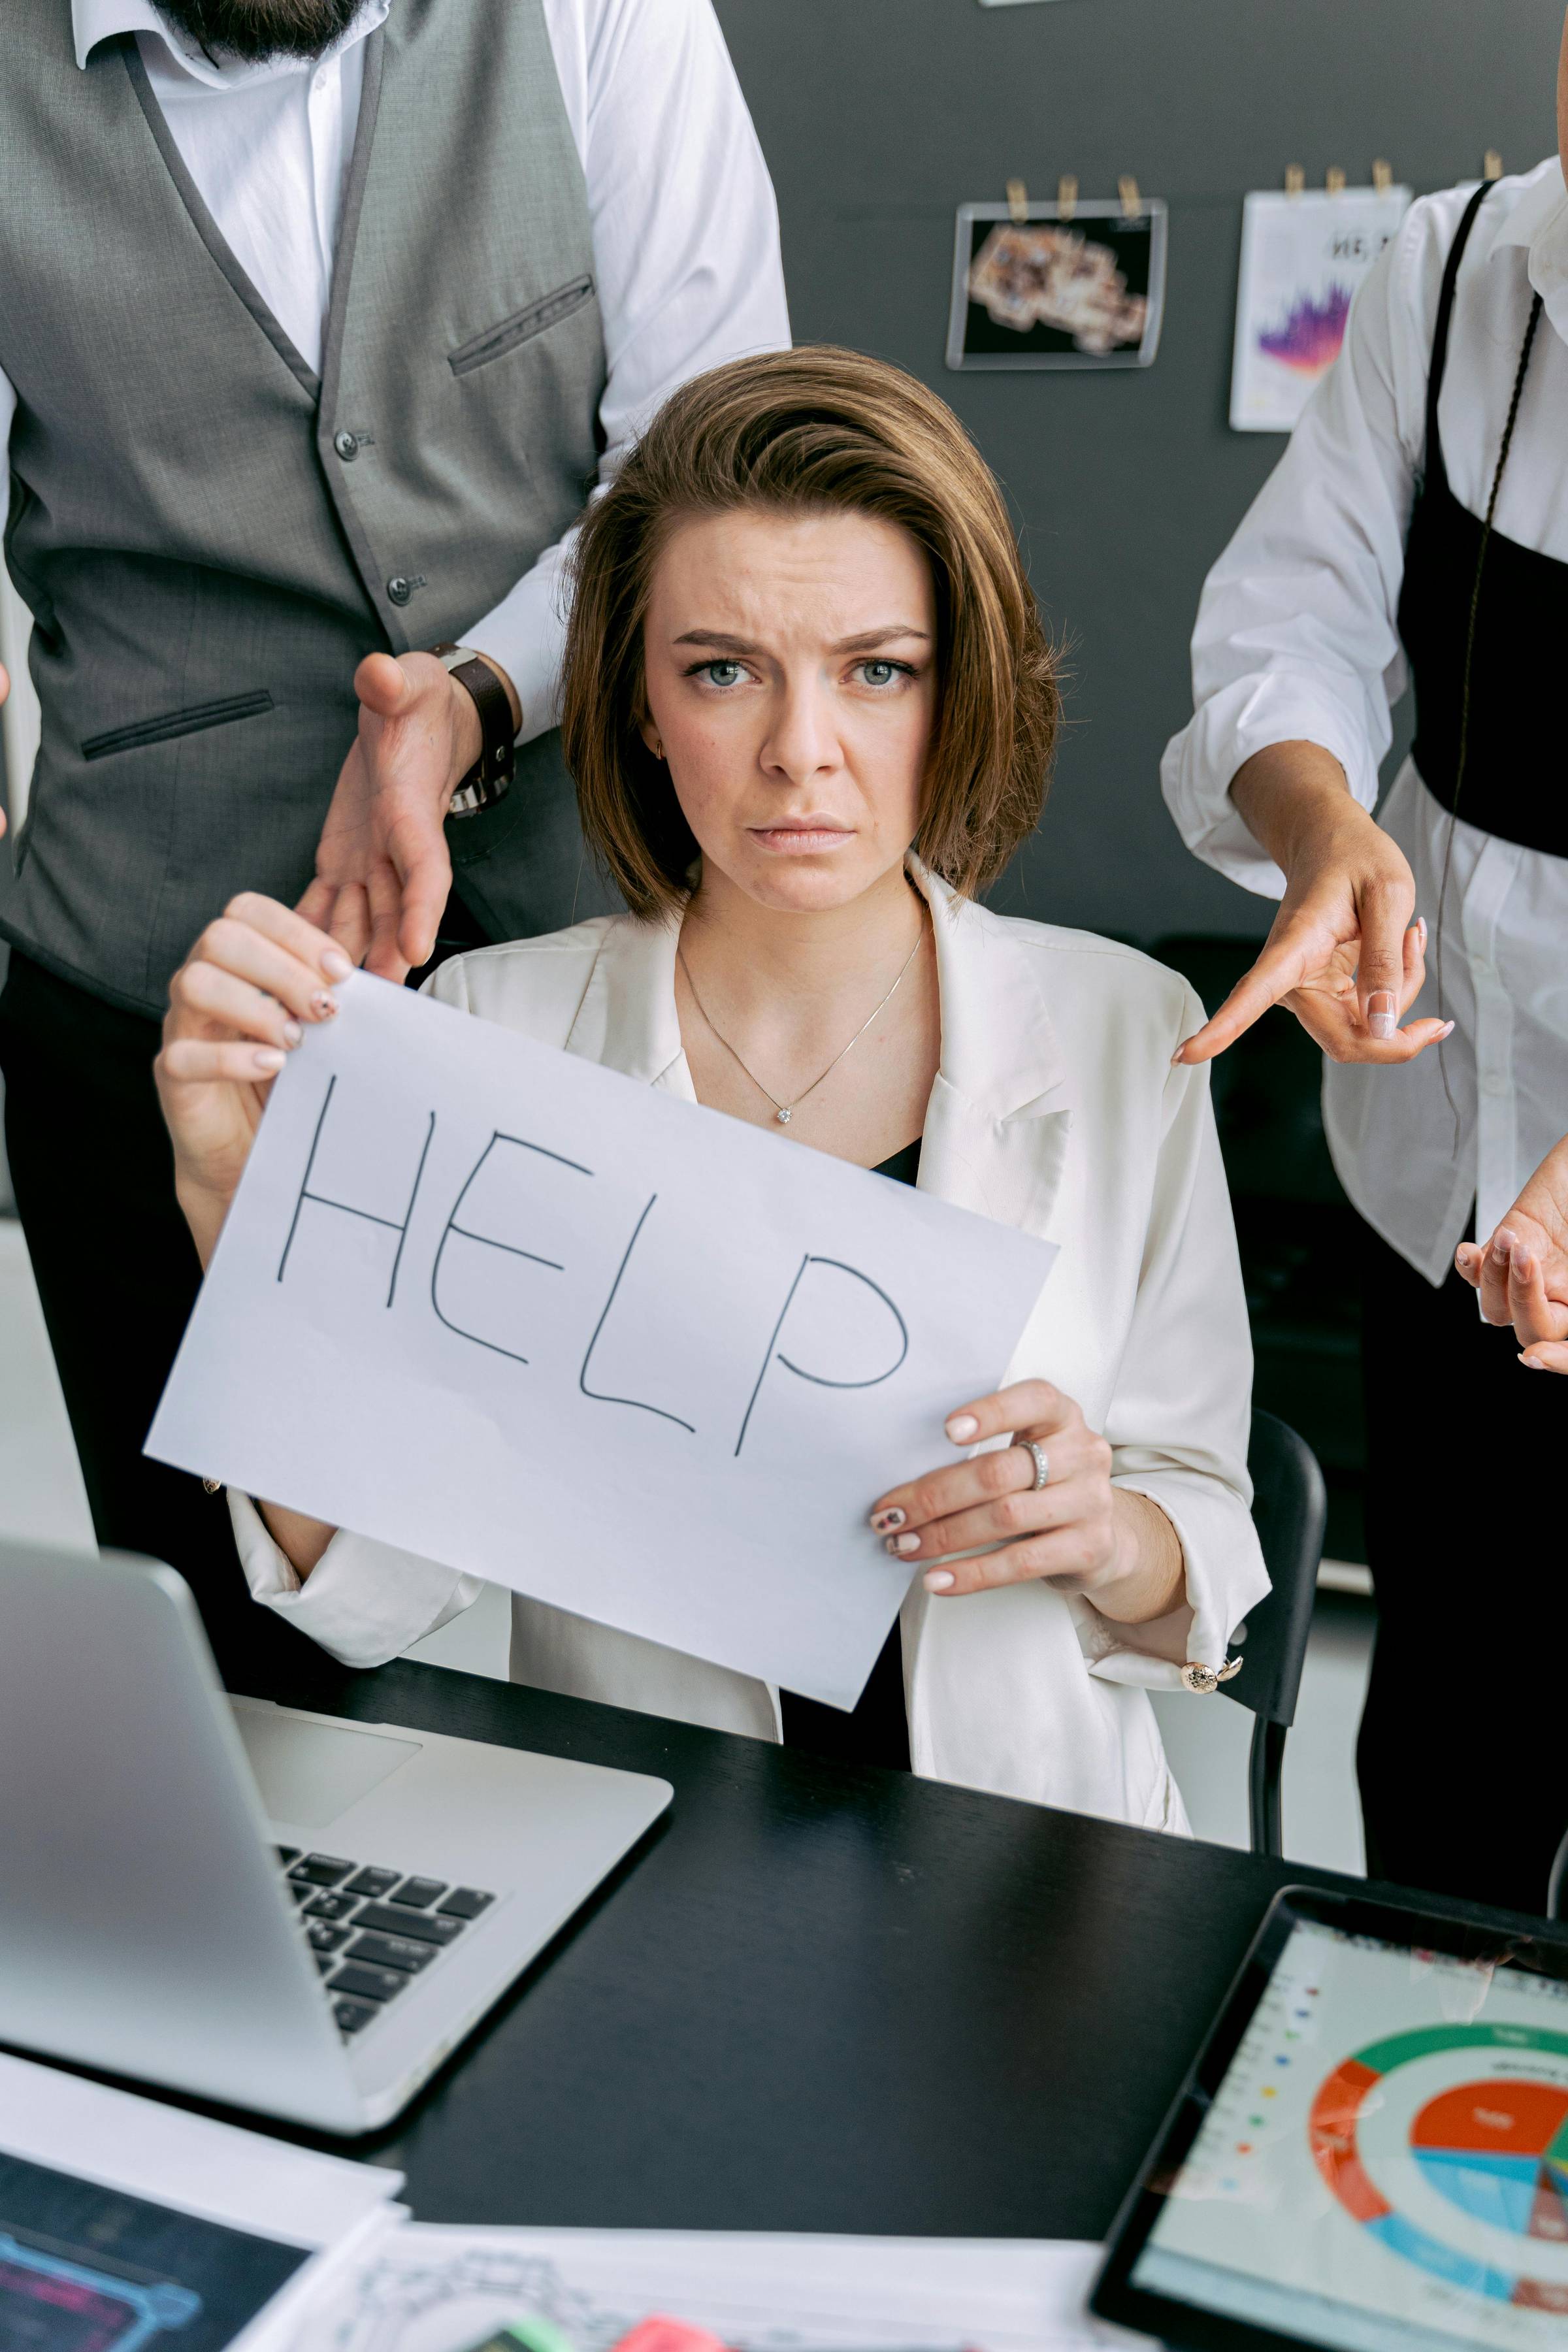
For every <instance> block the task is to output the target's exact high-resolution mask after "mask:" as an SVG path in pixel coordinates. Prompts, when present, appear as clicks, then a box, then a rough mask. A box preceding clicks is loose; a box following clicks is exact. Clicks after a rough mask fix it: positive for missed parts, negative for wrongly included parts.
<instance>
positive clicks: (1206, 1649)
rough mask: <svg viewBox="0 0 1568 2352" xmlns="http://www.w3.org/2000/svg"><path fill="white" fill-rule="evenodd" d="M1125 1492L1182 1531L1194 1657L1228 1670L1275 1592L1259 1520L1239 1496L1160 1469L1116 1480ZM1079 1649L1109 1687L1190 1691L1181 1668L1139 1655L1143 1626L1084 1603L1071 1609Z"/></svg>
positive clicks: (1187, 1475) (1076, 1603)
mask: <svg viewBox="0 0 1568 2352" xmlns="http://www.w3.org/2000/svg"><path fill="white" fill-rule="evenodd" d="M1112 1484H1113V1485H1114V1486H1116V1487H1117V1488H1118V1489H1119V1490H1120V1491H1121V1492H1122V1493H1123V1494H1130V1495H1145V1496H1148V1498H1149V1500H1150V1502H1152V1503H1153V1504H1155V1505H1157V1507H1159V1508H1160V1509H1161V1510H1162V1511H1163V1512H1164V1514H1165V1517H1167V1518H1168V1519H1169V1520H1170V1522H1171V1525H1172V1526H1173V1528H1175V1530H1176V1537H1177V1540H1178V1541H1179V1543H1180V1544H1181V1547H1182V1556H1183V1558H1184V1561H1185V1563H1186V1585H1187V1605H1188V1607H1189V1608H1190V1609H1191V1611H1192V1612H1193V1622H1192V1630H1191V1632H1190V1633H1189V1634H1188V1637H1187V1658H1188V1662H1189V1664H1194V1665H1204V1666H1211V1667H1218V1666H1223V1665H1224V1664H1225V1662H1226V1657H1227V1656H1228V1655H1229V1652H1230V1639H1231V1635H1232V1634H1233V1633H1235V1632H1236V1629H1237V1626H1238V1625H1240V1624H1241V1623H1243V1622H1244V1621H1245V1619H1246V1616H1247V1611H1248V1610H1249V1609H1256V1608H1257V1606H1258V1602H1259V1601H1262V1600H1264V1599H1265V1598H1266V1597H1267V1595H1268V1591H1269V1583H1268V1570H1266V1569H1265V1567H1264V1565H1263V1554H1262V1552H1261V1551H1260V1549H1258V1533H1257V1530H1256V1528H1254V1527H1253V1524H1252V1517H1251V1514H1250V1512H1249V1511H1248V1510H1247V1506H1246V1504H1245V1503H1244V1502H1243V1501H1242V1499H1241V1497H1240V1496H1239V1495H1237V1494H1236V1493H1235V1492H1234V1491H1233V1490H1232V1489H1230V1488H1228V1487H1225V1486H1221V1485H1220V1484H1219V1483H1218V1482H1217V1481H1216V1480H1215V1479H1213V1478H1205V1477H1204V1476H1203V1475H1201V1474H1200V1473H1197V1472H1190V1471H1181V1470H1161V1471H1151V1472H1147V1473H1144V1474H1142V1475H1139V1476H1137V1477H1125V1478H1116V1479H1113V1481H1112ZM1069 1605H1070V1606H1071V1608H1072V1612H1073V1617H1074V1620H1075V1622H1076V1624H1077V1628H1078V1638H1079V1647H1080V1648H1081V1650H1082V1651H1083V1654H1084V1661H1085V1663H1086V1664H1087V1665H1088V1667H1089V1672H1090V1674H1092V1675H1099V1676H1100V1680H1101V1681H1102V1682H1109V1683H1133V1684H1137V1685H1142V1688H1144V1689H1145V1690H1184V1689H1186V1687H1187V1685H1186V1684H1184V1682H1183V1680H1182V1669H1181V1667H1180V1666H1179V1665H1177V1664H1175V1663H1174V1661H1173V1659H1170V1658H1162V1657H1156V1656H1154V1655H1153V1654H1152V1653H1151V1652H1150V1651H1148V1650H1142V1649H1140V1648H1139V1646H1138V1635H1139V1632H1140V1630H1141V1629H1140V1628H1139V1627H1138V1626H1136V1625H1121V1624H1118V1623H1117V1622H1115V1621H1114V1620H1113V1619H1111V1618H1109V1617H1102V1616H1101V1615H1100V1612H1099V1610H1098V1609H1096V1608H1095V1607H1094V1605H1093V1603H1092V1602H1091V1601H1088V1600H1087V1599H1085V1598H1083V1597H1081V1596H1080V1597H1079V1598H1078V1599H1076V1600H1075V1601H1072V1602H1071V1603H1070V1604H1069Z"/></svg>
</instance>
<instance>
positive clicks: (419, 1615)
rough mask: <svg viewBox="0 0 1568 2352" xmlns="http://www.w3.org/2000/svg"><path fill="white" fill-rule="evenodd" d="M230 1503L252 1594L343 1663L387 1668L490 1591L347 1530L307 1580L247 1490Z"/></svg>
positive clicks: (232, 1494)
mask: <svg viewBox="0 0 1568 2352" xmlns="http://www.w3.org/2000/svg"><path fill="white" fill-rule="evenodd" d="M228 1508H229V1517H230V1518H231V1519H232V1520H233V1522H234V1539H235V1543H236V1545H237V1548H238V1551H239V1559H240V1565H241V1567H242V1568H243V1569H244V1570H245V1580H246V1582H247V1584H248V1585H249V1587H250V1597H251V1599H252V1600H253V1601H258V1602H259V1603H260V1605H261V1606H262V1607H263V1608H264V1609H271V1610H273V1611H275V1612H276V1613H277V1614H278V1615H279V1617H286V1618H287V1619H288V1620H289V1623H290V1624H292V1625H293V1626H295V1627H296V1628H297V1629H298V1630H299V1632H300V1633H308V1634H309V1635H310V1639H311V1641H312V1642H319V1643H321V1648H322V1649H323V1650H327V1651H330V1652H331V1655H332V1656H333V1657H334V1658H337V1659H339V1660H340V1661H341V1662H342V1664H343V1665H345V1666H384V1664H386V1662H387V1660H388V1659H389V1658H395V1657H400V1656H401V1655H402V1654H403V1652H404V1651H405V1650H407V1649H411V1648H412V1647H413V1645H414V1643H416V1642H420V1641H423V1640H424V1638H425V1636H426V1633H435V1632H436V1631H437V1628H438V1627H439V1626H442V1625H446V1624H448V1623H449V1622H451V1620H452V1619H453V1618H454V1617H459V1616H461V1614H462V1612H463V1611H464V1610H465V1609H471V1608H472V1607H473V1605H474V1603H475V1601H477V1600H478V1599H479V1595H480V1593H481V1592H482V1591H484V1584H483V1582H482V1580H481V1579H480V1578H479V1577H477V1576H462V1575H459V1574H458V1570H456V1569H454V1568H442V1567H441V1566H440V1565H439V1564H438V1563H437V1561H435V1560H433V1559H420V1557H419V1555H418V1554H417V1553H416V1552H411V1551H399V1550H398V1549H396V1548H395V1546H394V1545H392V1544H384V1543H373V1542H372V1541H371V1540H370V1538H368V1537H366V1536H353V1535H349V1534H347V1533H346V1532H344V1531H343V1530H342V1529H340V1530H339V1532H338V1533H337V1534H336V1535H335V1536H334V1537H333V1538H332V1539H331V1543H330V1544H329V1545H328V1546H327V1549H326V1550H325V1551H324V1552H323V1553H322V1554H321V1559H319V1560H318V1561H317V1562H316V1565H315V1567H314V1568H313V1569H312V1570H310V1575H309V1576H308V1577H306V1578H304V1579H303V1580H301V1579H300V1576H299V1574H298V1572H297V1571H296V1570H295V1569H294V1567H293V1565H292V1563H291V1562H290V1561H289V1558H288V1556H287V1554H286V1553H284V1552H283V1551H282V1550H281V1549H279V1546H278V1545H277V1544H275V1543H274V1542H273V1540H272V1538H271V1537H270V1535H268V1531H267V1523H266V1521H265V1520H264V1519H263V1518H262V1516H261V1514H260V1512H259V1511H258V1509H257V1507H256V1506H255V1504H254V1503H253V1502H252V1501H251V1499H250V1497H249V1496H248V1495H242V1494H239V1493H237V1491H236V1489H234V1488H233V1487H230V1489H229V1492H228Z"/></svg>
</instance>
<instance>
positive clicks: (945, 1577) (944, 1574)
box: [921, 1568, 952, 1592]
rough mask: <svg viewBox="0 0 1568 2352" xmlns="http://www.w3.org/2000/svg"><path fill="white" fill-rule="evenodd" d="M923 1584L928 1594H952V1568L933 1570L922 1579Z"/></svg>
mask: <svg viewBox="0 0 1568 2352" xmlns="http://www.w3.org/2000/svg"><path fill="white" fill-rule="evenodd" d="M921 1583H922V1584H923V1585H924V1586H925V1589H926V1591H928V1592H951V1591H952V1569H951V1568H933V1569H931V1570H929V1571H928V1572H927V1574H926V1575H924V1576H922V1577H921Z"/></svg>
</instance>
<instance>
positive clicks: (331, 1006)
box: [310, 988, 338, 1021]
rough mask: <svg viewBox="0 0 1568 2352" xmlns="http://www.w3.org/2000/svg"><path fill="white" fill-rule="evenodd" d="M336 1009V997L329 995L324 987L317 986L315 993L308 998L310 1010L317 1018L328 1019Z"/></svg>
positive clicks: (320, 1019) (319, 1019)
mask: <svg viewBox="0 0 1568 2352" xmlns="http://www.w3.org/2000/svg"><path fill="white" fill-rule="evenodd" d="M337 1009H338V1000H337V998H336V997H335V996H329V995H328V994H327V992H326V990H325V989H324V988H318V989H317V991H316V993H315V994H314V996H312V997H311V999H310V1010H311V1012H312V1013H314V1014H315V1016H316V1018H317V1020H318V1021H330V1020H331V1017H332V1015H333V1013H335V1012H336V1011H337Z"/></svg>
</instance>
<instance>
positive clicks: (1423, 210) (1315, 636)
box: [1161, 198, 1453, 898]
mask: <svg viewBox="0 0 1568 2352" xmlns="http://www.w3.org/2000/svg"><path fill="white" fill-rule="evenodd" d="M1452 203H1453V200H1452V198H1444V199H1442V200H1440V205H1441V208H1442V216H1443V221H1444V222H1445V223H1446V221H1447V211H1448V210H1451V209H1452ZM1442 249H1443V243H1442V235H1441V232H1440V230H1439V229H1438V228H1437V227H1436V226H1435V221H1434V208H1433V206H1432V205H1426V204H1423V205H1416V206H1415V207H1414V208H1413V210H1412V211H1411V213H1410V214H1409V215H1407V216H1406V219H1405V225H1404V226H1403V227H1402V229H1401V230H1400V233H1399V235H1398V236H1396V237H1395V238H1394V241H1393V242H1392V243H1391V244H1390V245H1389V246H1388V247H1385V249H1384V253H1383V255H1382V257H1381V258H1380V259H1379V261H1378V262H1377V263H1376V265H1375V266H1374V268H1373V270H1372V271H1371V273H1370V274H1369V276H1368V277H1367V278H1366V281H1365V283H1364V284H1363V287H1362V289H1361V291H1360V292H1359V294H1358V295H1357V297H1356V299H1355V302H1354V305H1353V307H1352V311H1351V316H1350V322H1349V326H1348V328H1347V330H1346V334H1345V341H1344V347H1343V349H1342V352H1341V353H1340V356H1339V358H1338V360H1337V361H1336V362H1335V363H1334V365H1333V366H1332V368H1331V369H1330V371H1329V373H1328V374H1327V375H1326V376H1325V378H1324V379H1323V381H1322V383H1321V384H1320V385H1319V386H1318V389H1317V391H1316V392H1315V393H1314V394H1313V395H1312V398H1311V400H1310V402H1309V404H1308V406H1307V409H1306V411H1305V413H1304V415H1302V417H1301V420H1300V424H1299V425H1297V427H1296V430H1295V432H1294V433H1293V434H1292V436H1291V437H1290V442H1289V446H1288V447H1287V449H1286V451H1285V453H1284V455H1283V456H1282V457H1281V458H1280V460H1279V465H1278V466H1277V467H1275V469H1274V471H1273V473H1272V474H1271V475H1270V476H1269V478H1268V481H1267V482H1266V483H1265V484H1264V486H1263V488H1262V489H1261V490H1260V491H1259V493H1258V497H1257V498H1256V499H1254V501H1253V504H1252V506H1251V508H1250V509H1249V510H1248V512H1247V516H1246V517H1245V519H1244V520H1243V521H1242V523H1241V526H1240V528H1239V530H1237V533H1236V536H1235V538H1234V539H1233V540H1232V541H1231V542H1230V545H1229V546H1228V547H1227V548H1226V551H1225V552H1224V554H1223V555H1222V556H1221V557H1220V559H1219V561H1218V562H1217V563H1216V564H1215V567H1214V569H1213V571H1212V572H1210V573H1209V575H1208V578H1207V580H1206V581H1205V584H1204V593H1203V599H1202V602H1201V604H1200V605H1199V608H1198V617H1197V624H1196V626H1195V628H1194V634H1193V702H1194V717H1193V719H1192V721H1191V723H1190V724H1189V725H1188V726H1187V727H1185V728H1184V730H1182V732H1181V733H1180V734H1179V735H1177V736H1175V737H1173V740H1172V741H1171V742H1170V743H1169V745H1168V746H1167V747H1166V751H1165V756H1164V759H1163V762H1162V765H1161V782H1162V785H1163V791H1164V795H1165V801H1166V804H1167V806H1168V807H1169V809H1170V811H1171V814H1172V815H1173V818H1174V819H1175V821H1176V824H1177V826H1178V828H1179V830H1180V832H1181V835H1182V838H1183V839H1184V841H1185V843H1186V845H1187V846H1188V848H1189V849H1191V850H1193V851H1194V852H1195V854H1196V855H1197V856H1199V857H1201V858H1203V859H1205V862H1206V863H1207V864H1208V865H1210V866H1215V867H1217V869H1218V870H1219V872H1220V873H1222V874H1224V875H1226V876H1228V877H1229V878H1230V879H1231V880H1232V881H1233V882H1239V883H1241V884H1242V885H1243V887H1245V888H1247V889H1249V890H1255V891H1258V893H1260V894H1261V895H1262V896H1264V897H1267V898H1279V895H1280V894H1281V892H1282V891H1283V889H1284V887H1285V883H1284V877H1283V875H1282V874H1281V873H1280V871H1279V867H1278V866H1276V865H1275V863H1274V861H1273V860H1272V858H1270V857H1268V856H1266V854H1265V853H1264V851H1263V850H1262V849H1261V848H1260V847H1259V846H1258V843H1257V842H1256V841H1255V840H1254V839H1253V837H1252V835H1251V834H1250V833H1249V832H1248V831H1247V826H1246V825H1245V824H1243V822H1242V819H1241V816H1240V814H1239V813H1238V811H1237V808H1236V806H1235V804H1234V803H1233V802H1232V800H1231V798H1230V786H1231V782H1232V779H1233V778H1234V777H1235V775H1236V773H1237V770H1238V769H1239V768H1240V767H1242V766H1243V765H1244V764H1245V762H1246V761H1248V760H1249V759H1251V758H1252V757H1253V755H1254V753H1255V752H1258V751H1267V750H1268V748H1269V746H1270V745H1271V744H1275V743H1286V742H1297V741H1304V742H1310V743H1317V744H1321V746H1322V748H1323V750H1325V751H1330V752H1331V753H1332V754H1333V756H1334V758H1335V759H1336V760H1337V761H1339V763H1340V765H1341V766H1342V768H1343V770H1344V772H1345V775H1346V778H1347V779H1348V781H1349V783H1350V788H1351V790H1352V793H1354V794H1355V796H1356V798H1357V800H1359V801H1360V802H1361V803H1362V805H1363V807H1364V808H1369V809H1370V808H1371V807H1372V806H1373V803H1375V801H1376V799H1377V792H1378V766H1379V762H1380V761H1381V760H1382V758H1383V755H1384V752H1385V751H1387V749H1388V746H1389V742H1390V740H1391V739H1392V724H1391V720H1390V716H1389V713H1390V708H1391V705H1392V704H1393V703H1394V702H1395V701H1397V700H1398V698H1399V697H1400V696H1401V695H1402V694H1403V692H1404V690H1405V657H1404V655H1403V652H1402V651H1401V648H1400V643H1399V633H1398V623H1397V612H1398V605H1399V593H1400V586H1401V583H1402V581H1403V578H1404V571H1405V533H1406V531H1407V530H1408V527H1409V521H1410V511H1411V506H1412V502H1413V499H1414V496H1415V473H1416V468H1417V467H1418V466H1419V465H1420V463H1421V461H1422V447H1423V443H1424V440H1425V435H1426V416H1425V401H1426V355H1427V349H1428V344H1429V341H1430V331H1431V330H1430V314H1431V312H1432V311H1433V310H1435V308H1436V278H1435V276H1434V272H1435V271H1436V274H1437V276H1440V273H1441V257H1442Z"/></svg>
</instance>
